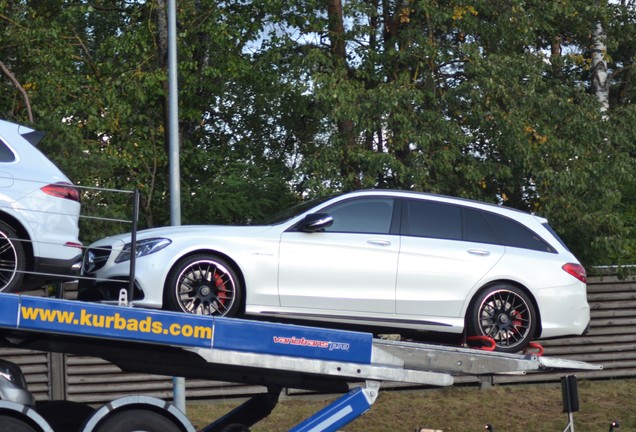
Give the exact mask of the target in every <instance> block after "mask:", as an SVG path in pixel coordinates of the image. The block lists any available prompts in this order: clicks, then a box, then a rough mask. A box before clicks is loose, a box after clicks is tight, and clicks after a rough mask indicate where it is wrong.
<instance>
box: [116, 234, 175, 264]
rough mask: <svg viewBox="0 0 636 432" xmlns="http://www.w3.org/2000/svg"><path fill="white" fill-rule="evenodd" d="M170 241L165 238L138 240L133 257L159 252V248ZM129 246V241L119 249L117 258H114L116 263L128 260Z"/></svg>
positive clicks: (165, 245)
mask: <svg viewBox="0 0 636 432" xmlns="http://www.w3.org/2000/svg"><path fill="white" fill-rule="evenodd" d="M170 243H172V240H170V239H167V238H149V239H144V240H138V241H137V247H136V249H137V250H136V251H135V257H137V258H139V257H142V256H146V255H150V254H153V253H155V252H159V251H160V250H161V249H163V248H165V247H167V246H168V245H169V244H170ZM131 246H132V245H131V244H130V243H126V244H125V245H124V248H123V249H122V250H121V252H119V255H117V258H115V262H116V263H118V264H119V263H123V262H126V261H128V260H130V249H131Z"/></svg>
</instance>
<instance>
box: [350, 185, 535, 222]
mask: <svg viewBox="0 0 636 432" xmlns="http://www.w3.org/2000/svg"><path fill="white" fill-rule="evenodd" d="M382 195H384V196H386V195H389V196H394V197H401V198H428V199H432V200H434V201H439V202H447V203H454V204H465V205H468V206H471V207H475V208H482V209H484V210H491V211H495V212H497V213H502V214H506V213H511V214H515V215H517V216H521V215H525V216H526V217H528V216H529V217H533V218H536V219H538V220H539V221H540V222H542V223H544V222H547V220H546V219H545V218H543V217H541V216H537V215H535V214H532V213H529V212H527V211H523V210H519V209H516V208H513V207H506V206H503V205H500V204H496V203H489V202H485V201H478V200H473V199H469V198H459V197H453V196H450V195H442V194H435V193H431V192H420V191H405V190H399V189H360V190H357V191H352V192H346V193H343V194H341V195H339V197H353V196H382Z"/></svg>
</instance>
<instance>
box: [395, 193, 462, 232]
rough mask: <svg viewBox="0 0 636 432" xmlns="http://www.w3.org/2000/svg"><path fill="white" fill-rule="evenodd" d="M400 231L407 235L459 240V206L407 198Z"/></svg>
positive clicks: (460, 219) (460, 226)
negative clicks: (404, 221)
mask: <svg viewBox="0 0 636 432" xmlns="http://www.w3.org/2000/svg"><path fill="white" fill-rule="evenodd" d="M402 232H403V234H405V235H409V236H417V237H430V238H441V239H448V240H461V239H462V215H461V208H460V207H458V206H454V205H449V204H443V203H437V202H429V201H415V200H409V201H407V208H406V223H405V226H404V227H403V228H402Z"/></svg>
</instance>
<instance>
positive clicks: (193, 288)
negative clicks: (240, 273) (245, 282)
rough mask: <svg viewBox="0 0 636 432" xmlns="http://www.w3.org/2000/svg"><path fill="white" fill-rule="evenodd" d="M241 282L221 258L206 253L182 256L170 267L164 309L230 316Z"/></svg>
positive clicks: (239, 295) (234, 312) (236, 309)
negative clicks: (182, 257)
mask: <svg viewBox="0 0 636 432" xmlns="http://www.w3.org/2000/svg"><path fill="white" fill-rule="evenodd" d="M242 299H243V289H242V287H241V282H240V280H239V278H238V277H237V275H236V273H235V272H234V270H233V269H232V267H231V266H230V265H229V264H228V263H226V262H225V261H224V260H222V259H220V258H218V257H216V256H214V255H209V254H199V255H193V256H190V257H186V258H184V259H182V260H181V261H179V262H177V264H175V266H174V267H173V268H172V269H171V270H170V273H169V274H168V277H167V278H166V285H165V287H164V304H165V306H166V308H167V309H169V310H174V311H177V312H186V313H191V314H197V315H207V316H227V317H233V316H235V315H237V313H238V312H239V310H240V307H241V302H242V301H243V300H242Z"/></svg>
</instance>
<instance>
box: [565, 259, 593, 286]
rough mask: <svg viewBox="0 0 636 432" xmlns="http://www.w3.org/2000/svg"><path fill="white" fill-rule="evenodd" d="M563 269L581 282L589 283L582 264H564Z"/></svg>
mask: <svg viewBox="0 0 636 432" xmlns="http://www.w3.org/2000/svg"><path fill="white" fill-rule="evenodd" d="M561 268H562V269H563V270H564V271H566V272H567V273H569V274H571V275H572V276H574V277H575V278H577V279H578V280H580V281H581V282H583V283H587V273H586V272H585V268H583V266H582V265H581V264H573V263H568V264H564V265H563V267H561Z"/></svg>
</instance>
